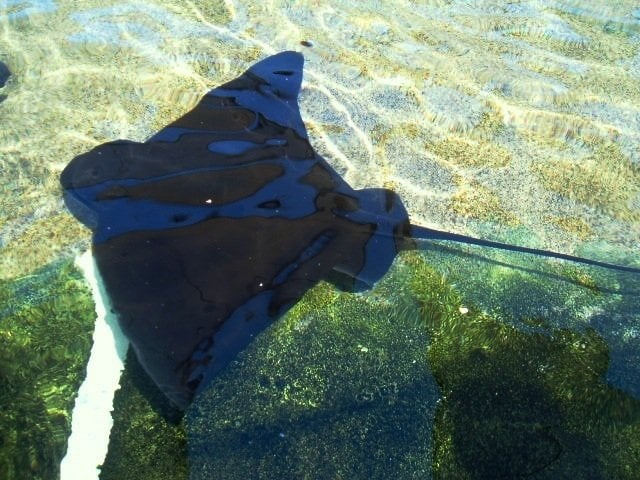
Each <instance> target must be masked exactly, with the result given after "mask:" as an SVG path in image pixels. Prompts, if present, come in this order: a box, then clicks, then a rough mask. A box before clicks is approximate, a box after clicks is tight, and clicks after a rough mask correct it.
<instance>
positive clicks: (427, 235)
mask: <svg viewBox="0 0 640 480" xmlns="http://www.w3.org/2000/svg"><path fill="white" fill-rule="evenodd" d="M411 238H413V239H415V240H447V241H451V242H459V243H467V244H470V245H479V246H481V247H490V248H497V249H500V250H508V251H511V252H521V253H529V254H532V255H538V256H541V257H547V258H557V259H560V260H569V261H571V262H576V263H582V264H585V265H593V266H595V267H601V268H608V269H611V270H618V271H620V272H629V273H640V268H635V267H628V266H626V265H617V264H615V263H608V262H601V261H598V260H592V259H589V258H582V257H577V256H575V255H568V254H566V253H558V252H552V251H549V250H542V249H539V248H529V247H520V246H518V245H510V244H508V243H501V242H493V241H491V240H482V239H480V238H474V237H469V236H467V235H460V234H458V233H449V232H443V231H441V230H434V229H431V228H426V227H420V226H417V225H411Z"/></svg>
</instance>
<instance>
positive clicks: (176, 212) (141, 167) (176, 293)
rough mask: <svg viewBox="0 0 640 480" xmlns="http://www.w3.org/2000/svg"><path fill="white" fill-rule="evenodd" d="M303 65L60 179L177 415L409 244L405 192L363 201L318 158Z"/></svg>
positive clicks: (118, 146)
mask: <svg viewBox="0 0 640 480" xmlns="http://www.w3.org/2000/svg"><path fill="white" fill-rule="evenodd" d="M302 66H303V58H302V55H300V54H299V53H295V52H284V53H280V54H278V55H275V56H272V57H269V58H267V59H266V60H263V61H261V62H259V63H257V64H256V65H254V66H253V67H252V68H250V69H249V70H248V71H247V72H245V73H244V74H243V75H242V76H240V77H238V78H237V79H235V80H233V81H231V82H229V83H227V84H225V85H223V86H221V87H219V88H216V89H214V90H212V91H211V92H209V93H208V94H207V95H205V96H204V98H203V99H202V100H201V101H200V103H199V104H198V105H197V106H196V107H195V108H194V109H193V110H192V111H190V112H189V113H187V114H186V115H184V116H183V117H182V118H180V119H178V120H176V121H175V122H173V123H172V124H170V125H169V126H167V127H166V128H164V129H163V130H161V131H160V132H158V133H157V134H156V135H154V136H153V137H152V138H150V139H149V140H148V141H146V142H145V143H133V142H128V141H115V142H111V143H107V144H104V145H100V146H98V147H96V148H94V149H93V150H91V151H90V152H88V153H86V154H83V155H80V156H78V157H77V158H75V159H74V160H73V161H72V162H71V163H70V164H69V166H68V167H67V168H66V169H65V171H64V172H63V173H62V176H61V182H62V185H63V187H64V189H65V200H66V203H67V205H68V207H69V208H70V210H71V211H72V212H73V213H74V214H75V215H76V216H77V217H78V218H79V219H80V220H81V221H82V222H84V223H85V224H87V225H88V226H90V227H91V228H92V229H93V230H94V245H93V253H94V257H95V259H96V262H97V264H98V267H99V270H100V273H101V275H102V278H103V280H104V284H105V288H106V290H107V292H108V294H109V296H110V298H111V301H112V304H113V307H114V308H115V310H116V312H117V314H118V316H119V321H120V324H121V326H122V329H123V330H124V332H125V334H126V335H127V337H128V338H129V339H130V340H131V344H132V346H133V348H134V349H135V352H136V354H137V356H138V358H139V360H140V362H141V364H142V365H143V366H144V368H145V369H146V371H147V372H148V373H149V375H150V376H151V377H152V378H153V380H154V381H155V382H156V384H157V385H158V386H159V387H160V388H161V389H162V391H163V392H164V393H165V394H166V395H167V396H168V397H169V398H170V399H171V400H173V401H174V402H175V403H176V404H177V405H179V406H180V407H185V406H187V405H188V403H189V402H190V400H191V398H192V396H193V394H194V392H196V390H197V389H198V387H199V385H200V384H201V383H203V381H204V383H206V382H207V381H208V379H210V378H211V377H213V376H214V375H215V374H216V373H217V372H218V371H219V370H220V369H221V368H223V367H224V366H225V365H226V364H227V363H228V362H229V361H230V360H232V359H233V358H234V357H235V356H236V354H237V353H238V352H239V351H240V350H242V349H243V348H244V347H245V346H246V345H247V344H248V343H249V342H250V341H251V339H252V338H253V337H254V336H255V335H256V334H258V333H259V332H260V331H261V330H263V329H264V328H265V327H266V326H267V325H269V324H270V323H271V322H272V321H273V320H274V319H276V318H278V317H279V316H280V315H281V314H282V313H283V312H285V311H286V310H287V309H288V308H289V307H290V306H291V305H293V304H294V303H295V302H296V301H297V300H298V299H299V298H300V297H301V296H302V295H303V294H304V293H305V292H306V291H307V290H308V289H309V288H311V287H312V286H313V285H315V284H316V283H317V282H318V281H320V280H321V279H327V280H330V281H334V283H337V284H339V285H340V286H341V287H343V288H345V287H346V288H351V289H362V288H369V287H370V286H372V285H373V284H374V283H375V282H376V281H377V280H378V279H379V278H380V277H381V276H382V275H384V273H385V272H386V271H387V270H388V268H389V266H390V264H391V262H392V261H393V259H394V257H395V255H396V253H397V250H398V248H399V247H400V242H404V241H405V240H404V239H405V237H406V236H407V235H408V233H409V229H410V225H409V220H408V216H407V213H406V211H405V209H404V206H403V205H402V202H401V201H400V200H399V198H398V197H397V196H396V195H395V194H394V193H393V192H391V191H389V190H385V189H368V190H360V191H356V190H353V189H352V188H351V187H350V186H349V185H348V184H347V183H345V182H344V181H343V180H342V178H341V177H340V176H339V175H338V174H337V173H336V172H335V171H334V170H333V169H332V168H331V167H330V166H329V164H328V163H327V162H326V161H325V160H324V159H323V158H322V157H320V156H319V155H317V154H316V153H315V152H314V151H313V149H312V148H311V145H310V144H309V141H308V139H307V134H306V130H305V127H304V124H303V122H302V119H301V117H300V113H299V110H298V105H297V96H298V92H299V89H300V82H301V80H302Z"/></svg>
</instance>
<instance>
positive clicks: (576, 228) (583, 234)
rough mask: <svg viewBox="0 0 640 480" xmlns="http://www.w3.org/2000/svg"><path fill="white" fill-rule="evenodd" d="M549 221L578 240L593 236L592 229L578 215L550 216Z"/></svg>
mask: <svg viewBox="0 0 640 480" xmlns="http://www.w3.org/2000/svg"><path fill="white" fill-rule="evenodd" d="M549 221H550V222H551V223H553V224H554V225H557V226H558V227H560V228H561V229H562V230H564V231H565V232H568V233H571V234H572V235H575V236H576V237H578V238H579V239H580V240H586V239H588V238H589V237H592V236H593V230H592V229H591V227H590V226H589V224H588V223H587V222H585V221H584V220H583V219H582V218H580V217H550V218H549Z"/></svg>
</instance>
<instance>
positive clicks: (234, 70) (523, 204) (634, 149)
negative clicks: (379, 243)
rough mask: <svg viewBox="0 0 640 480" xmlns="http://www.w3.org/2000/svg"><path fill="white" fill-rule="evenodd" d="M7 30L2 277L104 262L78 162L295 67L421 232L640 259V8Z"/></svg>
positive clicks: (422, 9)
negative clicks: (75, 258)
mask: <svg viewBox="0 0 640 480" xmlns="http://www.w3.org/2000/svg"><path fill="white" fill-rule="evenodd" d="M389 11H393V15H390V14H389ZM0 23H1V24H2V25H4V26H5V30H6V32H7V34H6V35H5V36H4V37H2V39H0V61H3V62H4V63H6V64H7V65H8V66H9V67H10V68H11V71H12V80H11V82H10V83H9V84H8V85H7V86H6V87H5V88H4V91H3V94H5V95H6V96H7V98H6V100H5V101H4V102H3V104H2V115H3V119H4V120H5V122H4V124H3V128H2V129H1V131H0V163H1V168H2V171H3V178H5V179H9V180H7V182H6V184H4V185H3V188H4V190H5V191H6V193H7V195H3V198H2V201H1V202H2V203H1V204H0V245H1V248H3V255H2V257H1V259H0V272H2V273H1V275H3V276H6V277H11V276H15V275H21V274H26V273H28V272H30V271H31V270H33V269H34V268H36V267H38V266H39V265H42V264H44V263H46V262H47V261H50V260H51V259H52V258H54V257H55V256H56V255H59V254H60V253H61V252H62V251H68V250H70V249H74V248H77V247H78V243H79V242H80V245H81V246H86V245H88V231H87V230H83V229H80V227H78V226H77V225H76V224H75V222H73V221H72V220H71V218H70V217H69V216H68V214H66V213H64V212H61V203H60V200H59V199H60V192H59V190H58V186H57V177H58V175H59V173H60V171H61V170H62V169H63V168H64V166H65V165H66V163H67V162H68V160H69V159H70V158H73V157H74V156H75V155H77V154H79V153H80V152H82V151H86V150H88V149H89V148H91V147H92V146H94V145H96V144H98V143H102V142H105V141H108V140H113V139H116V138H130V139H132V140H136V141H141V140H143V139H145V138H146V137H148V136H149V135H150V134H151V133H152V132H154V131H157V130H158V129H159V128H161V127H162V126H163V125H165V124H167V123H169V122H170V121H171V120H173V119H175V118H177V117H178V116H180V115H181V114H183V113H184V112H186V111H188V110H189V109H190V108H192V107H193V105H194V104H195V102H196V101H197V100H198V98H199V97H200V96H201V95H202V93H203V92H205V91H206V90H207V89H209V88H211V87H213V86H214V85H218V84H220V83H222V82H224V81H225V80H228V79H231V78H234V77H235V76H237V75H238V74H239V73H240V72H241V71H243V70H244V69H245V68H246V67H248V65H250V64H251V63H253V62H255V61H256V60H257V59H259V58H263V57H265V56H267V55H269V54H272V53H275V52H277V51H280V50H286V49H295V50H303V53H304V54H305V57H306V60H307V64H306V67H305V83H304V88H303V92H302V94H301V97H300V105H301V110H302V113H303V116H304V119H305V122H306V124H307V126H308V129H309V136H310V139H311V142H312V143H313V145H314V147H315V148H316V150H317V151H318V152H319V153H320V154H321V155H323V156H324V157H325V158H327V159H328V160H329V161H330V162H331V163H332V164H333V166H334V167H335V168H336V169H337V170H338V171H339V173H341V174H343V175H344V176H345V178H346V179H347V181H349V182H350V183H351V184H352V185H353V186H354V187H356V188H361V187H365V186H385V187H390V188H392V189H394V190H396V191H397V192H398V193H399V194H400V196H401V197H402V198H403V199H404V200H405V202H406V204H407V207H408V209H409V213H410V215H411V217H412V219H413V220H414V221H415V222H416V223H420V224H423V225H428V226H431V227H435V228H439V229H443V230H449V231H456V232H459V233H467V234H472V235H475V236H482V237H485V238H489V239H494V240H501V241H511V242H512V243H521V244H522V243H525V244H526V245H527V246H532V247H544V248H549V249H553V250H560V251H564V252H567V253H580V254H582V255H585V256H589V257H594V258H605V257H606V259H607V260H611V261H619V262H620V263H625V261H628V259H629V258H630V257H631V256H632V254H633V250H634V248H636V247H637V245H635V242H637V238H640V213H639V212H640V173H639V168H640V167H639V166H638V164H639V162H640V149H639V148H638V145H639V144H640V110H639V109H638V107H637V105H640V87H639V84H640V82H638V79H639V78H640V53H639V51H640V10H639V9H638V8H637V5H634V3H633V2H616V6H615V9H614V8H612V7H611V6H610V5H609V3H607V2H604V1H598V2H591V3H590V4H589V6H586V7H585V6H584V3H583V2H577V1H561V0H556V1H553V2H541V1H534V0H531V1H527V2H519V3H517V4H505V3H504V2H498V1H481V0H478V1H474V2H466V1H465V2H462V1H454V2H446V4H445V2H440V1H432V2H421V5H420V6H416V5H415V2H406V3H402V2H376V3H375V5H369V4H368V3H367V2H360V3H358V4H355V5H353V4H351V3H350V2H344V3H340V2H313V1H308V2H295V3H292V2H262V3H259V4H251V5H247V4H246V3H245V2H233V1H221V2H191V3H188V4H184V3H173V4H172V3H161V2H156V3H149V2H146V3H144V4H143V3H138V2H113V3H111V4H110V5H105V4H104V2H95V1H87V2H82V3H77V2H56V3H54V2H53V1H26V0H25V1H17V0H9V1H7V0H5V2H4V3H2V2H0ZM53 25H55V28H52V26H53ZM301 41H307V42H310V43H311V44H312V45H313V46H312V47H305V46H302V45H301ZM52 139H55V140H52ZM25 199H26V200H27V201H25ZM78 239H81V240H80V241H79V240H78ZM34 243H36V244H38V245H40V248H39V249H38V250H37V251H36V252H34V251H33V248H32V245H33V244H34ZM577 246H579V247H580V248H578V249H576V247H577ZM27 253H28V255H27ZM25 259H28V261H25Z"/></svg>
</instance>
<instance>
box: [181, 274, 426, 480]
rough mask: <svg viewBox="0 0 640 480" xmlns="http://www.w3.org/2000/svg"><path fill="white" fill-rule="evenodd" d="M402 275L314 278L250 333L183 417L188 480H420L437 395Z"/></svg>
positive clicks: (421, 332) (415, 311) (419, 324)
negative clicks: (345, 280)
mask: <svg viewBox="0 0 640 480" xmlns="http://www.w3.org/2000/svg"><path fill="white" fill-rule="evenodd" d="M408 274H409V272H408V271H407V269H406V268H405V266H404V265H403V264H402V263H401V262H396V266H395V267H394V268H393V273H392V274H391V275H389V276H387V277H386V278H385V279H384V280H383V281H382V282H380V283H379V284H378V285H377V286H376V287H375V288H374V289H373V290H372V291H370V292H365V293H363V294H352V293H346V292H337V291H336V290H335V289H334V288H333V287H331V286H329V285H328V284H323V283H321V284H319V285H318V286H317V287H315V288H314V289H313V290H311V291H309V292H308V293H307V294H306V295H305V297H304V298H303V299H302V300H301V301H300V302H299V303H298V304H297V305H296V306H295V307H294V308H293V309H292V310H291V311H290V312H289V313H288V314H287V315H286V316H285V317H283V319H282V320H281V321H280V322H278V323H276V324H275V325H274V327H273V328H272V329H270V330H268V331H266V332H264V333H263V334H262V335H261V336H259V337H258V338H257V339H256V341H255V342H254V343H253V344H252V345H251V346H250V347H249V348H248V349H247V351H245V352H244V353H243V354H241V356H240V357H239V359H238V360H237V361H236V362H235V363H234V364H233V365H232V366H231V368H229V369H227V370H226V372H224V373H223V375H222V376H221V377H220V378H219V379H218V380H217V381H216V382H215V383H213V384H212V385H211V386H210V387H209V388H208V389H207V390H205V391H204V392H203V393H202V394H201V396H200V397H197V398H196V400H195V403H194V404H193V405H192V406H191V408H190V411H189V412H188V413H187V431H188V436H189V459H190V464H191V468H192V471H191V478H193V479H210V478H218V479H236V478H237V479H246V478H300V479H304V478H309V479H334V478H373V479H388V478H428V476H429V472H430V469H431V453H430V452H431V448H430V438H431V419H432V418H433V412H434V409H435V405H436V401H437V398H438V394H437V389H436V388H435V385H434V383H433V380H432V377H431V375H430V373H429V367H428V365H427V363H426V351H427V337H426V335H425V329H424V327H423V325H422V321H421V320H420V311H419V306H418V305H417V304H416V303H415V302H414V301H413V298H412V296H411V295H410V292H409V290H408V288H406V285H407V284H406V282H405V279H406V278H407V275H408Z"/></svg>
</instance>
